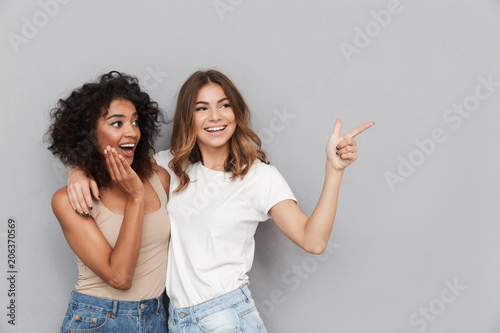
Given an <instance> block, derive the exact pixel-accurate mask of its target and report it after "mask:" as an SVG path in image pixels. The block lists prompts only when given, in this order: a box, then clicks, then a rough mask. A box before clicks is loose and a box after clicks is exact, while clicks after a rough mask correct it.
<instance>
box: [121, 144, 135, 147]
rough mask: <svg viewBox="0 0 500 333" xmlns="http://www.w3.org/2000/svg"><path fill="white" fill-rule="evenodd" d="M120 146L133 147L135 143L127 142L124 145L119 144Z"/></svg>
mask: <svg viewBox="0 0 500 333" xmlns="http://www.w3.org/2000/svg"><path fill="white" fill-rule="evenodd" d="M120 147H121V148H134V147H135V145H134V144H133V143H127V144H124V145H120Z"/></svg>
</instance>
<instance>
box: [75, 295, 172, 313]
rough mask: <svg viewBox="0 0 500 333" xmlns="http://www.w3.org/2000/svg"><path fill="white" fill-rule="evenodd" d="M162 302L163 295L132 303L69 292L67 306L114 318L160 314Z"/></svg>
mask: <svg viewBox="0 0 500 333" xmlns="http://www.w3.org/2000/svg"><path fill="white" fill-rule="evenodd" d="M162 301H163V294H162V295H160V296H158V297H156V298H151V299H145V300H142V301H137V302H134V301H119V300H113V299H107V298H101V297H96V296H91V295H86V294H82V293H79V292H77V291H74V290H73V291H72V292H71V297H70V300H69V304H72V305H74V306H77V307H80V308H86V309H89V310H93V311H100V312H103V313H109V314H110V315H111V316H112V317H116V316H117V315H142V314H146V313H155V312H156V313H158V312H160V309H161V305H162Z"/></svg>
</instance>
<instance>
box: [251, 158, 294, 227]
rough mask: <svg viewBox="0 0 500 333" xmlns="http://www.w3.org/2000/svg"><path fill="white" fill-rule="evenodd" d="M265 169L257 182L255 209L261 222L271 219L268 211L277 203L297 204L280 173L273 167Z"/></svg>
mask: <svg viewBox="0 0 500 333" xmlns="http://www.w3.org/2000/svg"><path fill="white" fill-rule="evenodd" d="M266 169H267V170H264V173H263V175H262V178H261V179H260V181H259V185H258V188H257V196H256V208H257V211H258V213H259V215H260V216H261V217H262V218H263V220H267V219H268V218H270V217H271V216H270V215H269V210H270V209H271V208H272V207H273V206H274V205H276V204H277V203H279V202H281V201H283V200H287V199H291V200H293V201H295V202H297V199H296V198H295V196H294V195H293V192H292V190H291V189H290V186H288V183H287V182H286V180H285V178H283V176H282V175H281V173H280V172H279V171H278V170H277V169H276V168H275V167H273V166H266Z"/></svg>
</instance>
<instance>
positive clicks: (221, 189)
mask: <svg viewBox="0 0 500 333" xmlns="http://www.w3.org/2000/svg"><path fill="white" fill-rule="evenodd" d="M154 158H155V160H156V163H157V164H158V165H160V166H161V167H163V168H165V169H166V170H167V171H168V172H169V173H170V176H171V177H170V195H169V201H168V204H167V210H168V214H169V217H170V224H171V231H170V234H171V240H170V248H169V253H168V268H167V281H166V287H167V294H168V296H169V297H170V301H171V302H172V305H173V306H174V307H176V308H184V307H189V306H193V305H196V304H199V303H202V302H205V301H207V300H209V299H212V298H215V297H218V296H221V295H223V294H226V293H228V292H230V291H233V290H236V289H238V288H239V287H241V286H243V285H244V284H246V283H248V276H247V273H248V271H250V268H252V263H253V257H254V249H255V240H254V234H255V230H256V229H257V225H258V223H259V222H263V221H266V220H268V219H269V218H270V216H269V215H268V212H269V210H270V209H271V208H272V207H273V206H274V205H275V204H277V203H278V202H280V201H283V200H286V199H291V200H294V201H296V199H295V196H294V195H293V193H292V191H291V189H290V187H289V186H288V184H287V183H286V181H285V179H284V178H283V176H281V174H280V173H279V172H278V170H277V169H276V168H275V167H273V166H270V165H267V164H265V163H262V162H260V161H256V162H255V163H254V164H253V165H252V167H251V168H250V170H249V172H248V174H247V175H246V176H245V178H243V180H241V179H237V180H235V181H231V179H230V177H231V174H229V173H226V172H223V171H215V170H211V169H208V168H206V167H205V166H203V164H202V163H201V162H198V163H196V164H193V165H190V166H189V167H188V168H187V170H186V173H187V174H188V175H189V178H190V179H191V182H190V183H189V185H188V187H187V188H186V189H184V190H182V191H180V192H178V193H172V192H173V191H174V190H175V189H176V188H177V186H178V185H179V180H178V178H177V176H176V175H175V174H174V173H173V171H172V170H171V169H170V168H169V167H168V163H169V162H170V160H171V159H172V155H171V153H170V151H169V150H167V151H162V152H159V153H157V154H156V155H154Z"/></svg>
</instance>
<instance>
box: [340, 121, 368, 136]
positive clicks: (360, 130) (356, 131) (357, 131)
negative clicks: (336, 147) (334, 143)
mask: <svg viewBox="0 0 500 333" xmlns="http://www.w3.org/2000/svg"><path fill="white" fill-rule="evenodd" d="M373 125H375V123H374V122H373V121H370V122H367V123H364V124H363V125H360V126H358V127H356V128H355V129H353V130H352V131H349V132H347V133H346V134H344V135H343V136H344V138H346V137H349V138H354V137H355V136H356V135H359V134H361V133H363V131H365V130H367V129H369V128H370V127H372V126H373Z"/></svg>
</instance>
